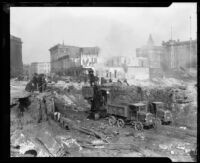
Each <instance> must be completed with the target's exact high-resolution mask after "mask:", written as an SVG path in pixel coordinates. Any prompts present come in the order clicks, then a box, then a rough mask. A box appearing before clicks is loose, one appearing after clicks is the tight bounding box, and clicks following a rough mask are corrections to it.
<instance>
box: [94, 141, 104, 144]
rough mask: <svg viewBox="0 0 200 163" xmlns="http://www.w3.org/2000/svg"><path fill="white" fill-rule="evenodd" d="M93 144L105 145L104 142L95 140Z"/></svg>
mask: <svg viewBox="0 0 200 163" xmlns="http://www.w3.org/2000/svg"><path fill="white" fill-rule="evenodd" d="M92 144H104V142H103V141H102V140H93V141H92Z"/></svg>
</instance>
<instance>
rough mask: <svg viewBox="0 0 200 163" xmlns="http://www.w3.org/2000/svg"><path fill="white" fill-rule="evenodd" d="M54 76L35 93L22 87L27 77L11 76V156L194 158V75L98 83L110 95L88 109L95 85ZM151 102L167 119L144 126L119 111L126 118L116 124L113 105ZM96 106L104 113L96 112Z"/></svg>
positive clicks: (121, 105) (195, 107)
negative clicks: (131, 81) (165, 114)
mask: <svg viewBox="0 0 200 163" xmlns="http://www.w3.org/2000/svg"><path fill="white" fill-rule="evenodd" d="M54 81H55V80H54ZM54 81H51V82H49V83H47V88H46V90H45V91H44V92H42V93H39V91H33V92H27V91H25V87H26V85H27V81H19V80H17V79H12V80H11V88H10V89H11V110H10V113H11V122H10V125H11V126H10V134H11V135H10V136H11V137H10V140H11V157H26V156H27V157H31V156H33V157H34V156H37V157H168V158H170V159H171V160H172V161H193V160H195V157H196V155H195V152H196V149H197V85H196V84H197V83H196V81H195V80H194V81H191V79H190V80H188V82H184V81H183V80H177V79H173V78H166V79H163V80H161V79H160V80H157V81H153V80H152V81H149V82H148V83H147V81H146V82H144V83H142V82H141V81H140V85H138V84H137V82H135V84H131V85H127V84H124V83H123V82H121V83H119V82H112V83H111V82H110V83H105V84H103V85H97V87H98V88H99V90H102V91H106V92H107V93H108V94H109V95H110V96H107V97H106V98H107V100H105V101H104V102H103V104H99V106H101V107H100V109H96V110H97V111H96V110H95V111H93V110H91V103H92V102H91V101H90V100H88V99H89V98H98V99H97V100H100V101H101V99H100V96H99V94H98V97H95V96H94V91H93V89H91V87H94V86H90V85H89V83H84V82H76V81H75V80H74V81H73V80H72V79H71V81H69V79H68V78H66V79H65V78H64V77H62V78H61V77H60V78H57V82H54ZM142 84H143V85H142ZM101 95H103V93H102V94H101ZM102 97H105V96H102ZM20 99H21V100H20ZM104 99H105V98H104ZM100 101H98V102H99V103H100ZM154 102H155V103H156V102H162V103H163V105H162V107H163V108H161V109H163V110H169V111H170V113H171V116H172V117H171V119H170V123H166V124H165V123H164V121H165V120H164V119H162V118H160V121H156V120H155V124H153V127H145V126H143V125H142V126H143V127H142V128H141V126H139V127H138V124H137V122H142V121H143V120H142V118H138V119H136V124H135V125H134V124H133V123H125V120H124V118H123V116H119V117H121V119H122V120H124V121H122V123H120V122H118V121H117V120H116V119H118V118H116V117H117V116H115V115H120V114H122V115H123V113H121V112H120V111H119V113H117V112H112V109H113V110H114V109H117V110H120V109H123V108H124V106H127V105H128V104H130V105H137V104H141V105H142V104H143V105H145V107H147V108H148V107H150V106H149V105H148V104H150V103H154ZM20 103H21V105H23V106H22V107H23V108H24V109H22V110H23V111H22V110H21V109H20V108H21V107H19V105H20ZM125 103H126V104H127V105H125ZM95 106H97V105H95ZM102 108H103V109H102ZM109 108H111V109H110V110H111V111H110V110H109ZM100 110H106V111H107V112H106V113H105V114H104V115H103V114H98V111H99V113H100ZM91 112H94V113H95V115H94V114H93V115H94V116H93V118H90V116H89V115H91ZM122 112H123V110H122ZM147 112H148V111H147ZM130 114H131V113H130ZM145 114H146V113H145ZM113 117H115V118H114V119H112V118H113ZM119 119H120V118H119ZM119 119H118V120H119ZM155 119H159V117H155ZM133 122H134V121H133ZM123 123H124V124H123ZM139 124H142V123H139Z"/></svg>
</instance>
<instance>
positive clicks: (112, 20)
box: [10, 3, 197, 64]
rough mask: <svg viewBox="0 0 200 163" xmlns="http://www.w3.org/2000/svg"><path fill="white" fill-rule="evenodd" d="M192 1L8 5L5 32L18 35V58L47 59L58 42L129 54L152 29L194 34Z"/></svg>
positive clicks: (183, 36) (158, 37)
mask: <svg viewBox="0 0 200 163" xmlns="http://www.w3.org/2000/svg"><path fill="white" fill-rule="evenodd" d="M196 7H197V5H196V3H173V4H172V5H171V6H170V7H167V8H165V7H162V8H161V7H159V8H158V7H154V8H153V7H152V8H138V7H120V8H119V7H118V8H117V7H94V8H92V7H11V9H10V33H11V34H12V35H14V36H17V37H20V38H21V39H22V42H23V45H22V58H23V63H25V64H27V63H31V62H46V61H47V62H49V61H50V52H49V49H50V48H51V47H52V46H54V45H56V44H58V43H62V42H63V40H64V43H65V44H66V45H74V46H81V47H85V46H99V47H100V49H101V56H102V57H103V58H106V57H109V56H115V55H123V56H135V49H136V48H139V47H141V46H143V45H145V44H146V42H147V39H148V37H149V34H152V37H153V40H154V42H155V44H156V45H161V42H162V41H168V40H169V39H170V37H171V26H172V37H173V39H180V41H182V40H183V41H184V40H188V39H189V37H190V21H189V17H190V16H191V36H192V38H193V39H196V31H197V16H196V14H197V13H196Z"/></svg>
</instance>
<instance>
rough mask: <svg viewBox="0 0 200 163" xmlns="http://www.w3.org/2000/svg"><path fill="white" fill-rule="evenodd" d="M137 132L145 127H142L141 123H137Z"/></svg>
mask: <svg viewBox="0 0 200 163" xmlns="http://www.w3.org/2000/svg"><path fill="white" fill-rule="evenodd" d="M135 130H137V131H142V130H143V125H142V123H141V122H137V123H136V124H135Z"/></svg>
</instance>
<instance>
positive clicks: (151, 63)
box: [136, 35, 163, 68]
mask: <svg viewBox="0 0 200 163" xmlns="http://www.w3.org/2000/svg"><path fill="white" fill-rule="evenodd" d="M162 54H163V47H162V46H155V45H154V41H153V39H152V36H151V35H150V36H149V39H148V41H147V45H145V46H143V47H141V48H137V49H136V56H137V57H138V59H139V65H140V66H142V67H149V68H160V66H161V65H160V63H161V55H162ZM145 58H146V59H145Z"/></svg>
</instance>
